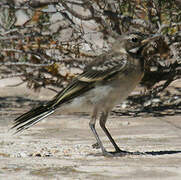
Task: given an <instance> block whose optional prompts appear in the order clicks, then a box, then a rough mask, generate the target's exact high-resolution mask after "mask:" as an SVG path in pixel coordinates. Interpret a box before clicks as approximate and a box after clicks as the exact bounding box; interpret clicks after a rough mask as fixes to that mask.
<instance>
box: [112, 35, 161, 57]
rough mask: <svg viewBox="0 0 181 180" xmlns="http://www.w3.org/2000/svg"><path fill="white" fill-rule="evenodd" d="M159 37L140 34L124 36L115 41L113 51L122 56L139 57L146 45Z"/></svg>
mask: <svg viewBox="0 0 181 180" xmlns="http://www.w3.org/2000/svg"><path fill="white" fill-rule="evenodd" d="M159 37H160V35H147V34H142V33H140V32H133V33H129V34H124V35H122V36H121V37H120V38H119V39H118V40H117V41H115V43H114V44H113V50H114V51H116V52H118V53H123V54H132V55H139V54H141V52H142V50H143V48H144V47H145V46H146V45H147V44H148V43H150V42H151V41H154V40H155V39H158V38H159Z"/></svg>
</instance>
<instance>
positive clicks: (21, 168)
mask: <svg viewBox="0 0 181 180" xmlns="http://www.w3.org/2000/svg"><path fill="white" fill-rule="evenodd" d="M0 84H1V85H0V86H1V89H0V94H1V98H2V97H7V96H8V97H9V96H15V95H18V96H22V97H26V98H29V96H30V94H31V93H30V91H29V90H26V89H25V88H22V87H21V88H19V87H17V88H14V90H13V91H12V88H10V89H9V88H7V87H4V86H2V84H6V83H4V82H3V83H0ZM41 94H43V93H41ZM45 94H46V92H45ZM31 95H32V94H31ZM49 95H50V96H51V93H50V94H49ZM37 97H38V95H35V96H34V98H37ZM46 97H48V95H47V96H46ZM41 98H42V97H39V99H41ZM12 103H13V102H12ZM27 110H28V108H27V107H25V108H11V107H9V108H5V109H2V108H0V113H1V114H0V179H10V180H12V179H14V180H16V179H18V180H19V179H25V180H26V179H61V180H62V179H65V180H66V179H96V180H97V179H98V180H107V179H111V180H112V179H113V180H114V179H129V180H130V179H131V180H140V179H144V180H145V179H150V180H155V179H164V180H176V179H178V180H180V179H181V140H180V139H181V123H180V116H170V117H162V118H156V117H137V118H130V117H118V116H110V117H109V119H108V123H107V127H108V128H109V129H110V132H111V134H112V135H113V137H114V138H115V140H116V142H117V143H118V144H119V146H120V148H121V149H123V150H127V151H132V152H137V151H139V152H146V153H147V154H145V155H127V156H124V157H114V158H112V157H103V156H102V155H101V151H100V149H93V148H92V144H94V143H95V139H94V137H93V135H92V133H91V130H90V129H89V126H88V122H89V119H90V117H89V116H87V115H76V116H75V115H69V116H63V115H52V116H49V117H48V118H47V119H46V120H43V121H42V122H41V123H39V124H38V125H36V126H34V127H32V128H31V129H29V130H27V131H25V132H23V133H21V134H18V135H12V132H9V131H8V129H9V128H10V126H11V124H12V120H13V119H14V118H16V117H17V116H19V115H20V114H22V113H23V112H25V111H27ZM97 129H98V133H99V134H100V137H101V139H102V141H103V143H104V145H105V147H106V148H107V149H108V150H113V148H112V145H111V144H110V143H109V141H108V139H107V138H106V136H105V135H104V133H103V132H102V131H101V129H100V128H99V126H98V124H97Z"/></svg>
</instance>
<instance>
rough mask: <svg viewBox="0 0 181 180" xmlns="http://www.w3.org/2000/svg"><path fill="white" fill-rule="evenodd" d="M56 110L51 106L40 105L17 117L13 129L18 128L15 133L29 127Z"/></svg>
mask: <svg viewBox="0 0 181 180" xmlns="http://www.w3.org/2000/svg"><path fill="white" fill-rule="evenodd" d="M54 111H55V110H54V109H53V108H50V107H49V106H46V105H45V106H39V107H38V108H36V109H32V110H30V111H28V112H27V113H25V114H23V115H22V116H20V117H18V118H17V119H15V120H14V125H13V127H11V129H16V132H15V133H18V132H20V131H23V130H25V129H28V128H29V127H31V126H33V125H34V124H36V123H38V122H39V121H41V120H42V119H44V118H45V117H47V116H48V115H50V114H52V113H53V112H54Z"/></svg>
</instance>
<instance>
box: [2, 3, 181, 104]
mask: <svg viewBox="0 0 181 180" xmlns="http://www.w3.org/2000/svg"><path fill="white" fill-rule="evenodd" d="M129 31H141V32H144V33H147V34H157V33H158V34H162V37H161V38H160V39H159V40H157V41H156V42H154V43H152V44H150V46H149V47H148V49H147V51H146V52H145V59H146V69H145V76H144V78H143V80H142V82H141V84H142V85H143V86H144V87H146V88H147V89H148V90H149V91H147V94H145V96H146V97H148V96H149V97H151V98H153V97H156V96H157V94H158V93H159V92H161V91H163V90H164V89H165V88H166V87H167V86H168V85H169V84H170V83H171V82H173V81H174V80H176V79H180V77H181V2H180V1H179V0H149V1H147V0H130V1H127V0H32V1H25V0H8V1H5V0H2V1H1V2H0V50H1V51H0V79H4V78H9V77H20V78H21V79H22V83H27V86H28V87H29V88H33V89H34V90H40V88H41V87H44V88H48V89H51V90H55V91H56V90H57V88H58V89H60V88H62V87H63V86H65V85H66V84H67V83H68V82H69V81H70V80H71V79H72V78H73V77H74V76H76V75H77V74H79V73H81V72H82V69H83V68H84V66H85V65H86V64H87V63H88V62H90V61H92V60H93V59H94V57H95V56H97V55H99V54H101V53H102V52H103V51H105V50H107V49H108V48H109V39H110V37H112V38H113V39H114V38H115V37H116V36H119V35H121V34H123V33H125V32H129ZM179 103H180V104H181V102H179ZM179 103H178V102H177V106H180V104H179Z"/></svg>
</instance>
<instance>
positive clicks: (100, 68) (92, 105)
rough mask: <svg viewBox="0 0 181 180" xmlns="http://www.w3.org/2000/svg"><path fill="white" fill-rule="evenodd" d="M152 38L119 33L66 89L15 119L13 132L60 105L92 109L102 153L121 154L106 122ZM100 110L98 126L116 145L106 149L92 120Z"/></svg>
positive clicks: (134, 78)
mask: <svg viewBox="0 0 181 180" xmlns="http://www.w3.org/2000/svg"><path fill="white" fill-rule="evenodd" d="M153 39H154V38H148V36H145V35H143V34H140V33H130V34H125V35H122V36H121V37H120V38H119V39H118V40H116V42H115V43H114V44H113V46H112V49H111V50H110V51H108V52H107V53H105V54H102V55H100V56H98V57H97V58H96V59H95V60H94V61H93V62H92V63H90V64H89V65H88V66H87V67H86V68H85V69H84V71H83V73H82V74H80V75H79V76H78V77H76V78H75V79H74V80H73V81H72V82H71V83H70V84H69V85H68V86H67V87H66V88H65V89H63V90H62V91H61V92H59V93H58V94H57V95H56V96H55V97H54V98H53V99H52V100H51V101H49V102H48V103H47V104H45V105H43V106H39V107H37V108H35V109H32V110H30V111H29V112H27V113H25V114H23V115H22V116H20V117H18V118H17V119H15V120H14V126H13V127H12V128H16V132H19V131H22V130H25V129H27V128H29V127H31V126H32V125H34V124H36V123H38V122H39V121H40V120H42V119H43V118H45V117H47V116H48V115H50V114H52V113H53V112H54V111H55V110H57V109H59V110H60V111H62V112H65V111H67V112H77V111H78V112H79V111H86V112H90V113H91V115H92V116H91V120H90V122H89V125H90V128H91V130H92V132H93V134H94V136H95V138H96V140H97V143H98V145H99V147H100V148H101V150H102V153H103V155H121V154H122V153H125V151H121V150H120V149H119V147H118V146H117V144H116V143H115V141H114V140H113V138H112V137H111V135H110V133H109V132H108V130H107V128H106V127H105V123H106V120H107V117H108V114H109V112H110V111H111V109H112V108H113V107H114V106H115V105H116V104H118V103H119V102H121V101H123V100H124V99H125V98H127V96H128V95H129V94H130V93H131V91H132V90H133V89H134V88H135V86H136V85H137V84H138V83H139V82H140V80H141V78H142V77H143V73H144V57H143V55H142V50H143V49H144V47H145V46H146V44H147V43H149V42H150V41H151V40H153ZM99 112H101V117H100V126H101V128H102V129H103V131H104V132H105V134H106V135H107V137H108V138H109V140H110V141H111V143H112V144H113V146H114V147H115V150H116V151H115V152H114V153H110V152H107V151H106V150H105V148H104V146H103V145H102V142H101V140H100V138H99V136H98V134H97V132H96V129H95V122H96V119H97V116H98V113H99Z"/></svg>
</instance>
